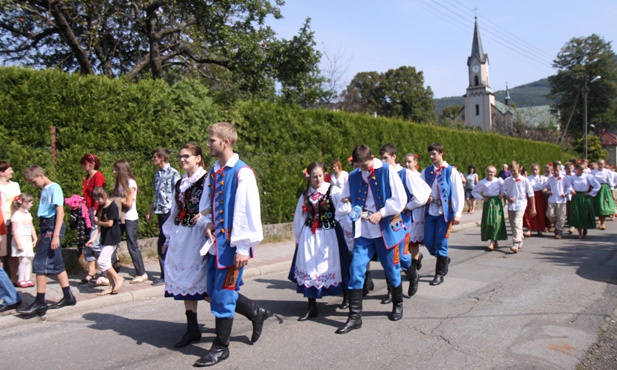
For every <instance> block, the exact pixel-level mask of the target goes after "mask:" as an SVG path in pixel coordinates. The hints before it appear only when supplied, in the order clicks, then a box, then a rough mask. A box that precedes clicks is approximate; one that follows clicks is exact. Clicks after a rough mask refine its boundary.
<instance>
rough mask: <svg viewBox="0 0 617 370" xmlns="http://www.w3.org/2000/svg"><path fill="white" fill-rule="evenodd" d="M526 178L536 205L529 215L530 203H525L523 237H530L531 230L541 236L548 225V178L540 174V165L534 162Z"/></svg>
mask: <svg viewBox="0 0 617 370" xmlns="http://www.w3.org/2000/svg"><path fill="white" fill-rule="evenodd" d="M527 180H529V183H530V184H531V187H532V188H533V199H534V203H535V206H536V212H537V213H536V215H535V216H533V217H532V216H531V203H529V204H527V208H526V209H525V216H524V217H523V226H524V227H526V228H527V232H526V233H525V234H524V235H525V237H530V236H531V232H532V231H537V232H538V236H542V232H543V231H544V230H546V227H547V226H548V225H549V221H548V218H547V217H546V209H547V208H548V202H547V199H546V196H545V192H546V189H545V188H544V186H545V185H546V181H547V180H548V178H547V177H546V176H544V175H541V174H540V165H539V164H537V163H534V164H532V165H531V175H529V176H527Z"/></svg>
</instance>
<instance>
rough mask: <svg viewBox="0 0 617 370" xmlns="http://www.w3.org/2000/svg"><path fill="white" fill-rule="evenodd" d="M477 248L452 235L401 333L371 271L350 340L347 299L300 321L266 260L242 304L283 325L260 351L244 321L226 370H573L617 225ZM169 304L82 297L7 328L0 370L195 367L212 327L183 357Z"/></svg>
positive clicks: (606, 275)
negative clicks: (438, 280)
mask: <svg viewBox="0 0 617 370" xmlns="http://www.w3.org/2000/svg"><path fill="white" fill-rule="evenodd" d="M479 239H480V237H479V228H477V227H475V228H467V229H464V230H461V231H459V232H457V233H455V234H453V236H452V246H451V256H452V259H453V262H452V265H451V268H450V273H449V274H448V276H447V277H446V282H445V283H444V284H442V285H440V286H437V287H430V286H429V285H428V282H429V281H430V280H431V278H432V274H433V271H434V268H433V267H434V266H433V265H434V263H433V259H432V258H431V257H427V258H426V259H425V267H424V268H423V269H422V271H420V272H421V275H422V279H421V286H420V290H419V292H418V294H417V295H416V296H415V297H414V298H413V299H410V300H406V301H405V317H404V318H403V320H402V321H400V322H397V323H393V322H390V321H389V320H388V319H387V313H388V311H389V310H390V305H388V306H384V305H381V304H380V303H379V300H380V299H381V297H382V295H383V294H384V293H385V283H384V281H383V272H382V271H381V268H380V267H379V265H378V264H375V263H374V264H373V270H374V274H375V275H376V277H377V286H376V290H375V291H373V292H371V294H370V295H369V296H368V297H367V298H366V299H365V305H364V306H365V312H364V315H363V320H364V326H363V328H362V329H360V330H356V331H353V332H351V333H349V334H347V335H337V334H334V331H335V330H336V328H337V327H338V326H339V325H340V324H342V323H343V322H344V321H345V319H346V313H345V312H342V311H339V310H337V309H336V305H337V304H338V303H339V301H340V298H338V297H329V298H327V299H324V300H321V301H320V303H319V310H320V317H319V318H317V319H316V320H313V321H308V322H298V321H296V317H297V315H298V314H300V313H301V312H302V311H303V310H304V308H305V305H306V303H305V302H304V301H303V300H302V298H301V297H300V296H299V295H297V294H295V291H294V288H293V285H292V283H290V282H289V281H287V280H286V272H284V271H282V268H284V263H283V262H282V261H275V259H276V258H275V257H274V256H271V257H269V258H271V261H270V263H269V264H267V266H277V268H270V270H269V268H267V267H266V265H264V266H261V267H260V268H259V269H260V271H258V272H259V273H257V272H254V273H253V274H252V275H253V277H252V278H251V279H248V280H247V281H246V284H245V286H244V287H243V289H242V291H243V292H244V293H245V294H246V295H248V296H250V297H253V298H257V299H258V300H259V302H260V303H261V304H262V305H264V306H266V307H268V308H270V309H271V310H273V311H275V312H276V313H277V315H276V316H275V317H273V318H271V319H270V320H268V322H267V325H266V328H265V331H264V335H263V337H262V339H261V340H260V341H259V342H258V343H256V344H255V345H250V342H249V337H250V332H251V327H250V323H249V322H248V321H247V320H245V319H244V318H241V317H239V318H238V319H236V320H235V323H234V330H233V334H232V343H231V346H230V349H231V357H230V359H228V360H226V361H224V362H222V363H221V364H219V365H217V368H219V369H240V368H242V369H264V368H269V369H300V368H303V369H325V368H334V367H336V368H341V369H351V368H356V369H575V368H576V365H577V364H578V362H579V361H580V359H581V358H582V356H583V355H584V353H585V351H586V349H587V348H588V347H589V346H590V345H591V344H592V343H593V342H594V341H595V339H596V336H597V331H598V328H599V326H600V325H602V323H603V321H604V319H605V318H606V317H607V316H609V315H610V314H611V313H613V311H614V310H615V308H616V307H617V285H616V283H617V222H610V223H608V229H607V230H606V231H598V230H593V231H591V232H590V235H589V237H588V238H587V239H585V240H584V241H579V240H577V239H575V238H571V237H570V238H567V239H565V240H562V241H557V240H555V239H552V238H550V237H542V238H537V237H533V238H529V239H527V240H526V242H525V247H524V250H523V252H521V253H518V254H516V255H515V254H511V253H510V252H509V250H508V249H507V248H503V249H500V250H497V251H494V252H486V251H485V250H484V246H483V245H482V243H481V242H479ZM283 244H284V245H287V244H288V243H287V244H285V243H282V244H281V245H283ZM281 248H285V249H284V250H285V253H287V249H289V246H286V247H282V246H281ZM258 256H259V255H258ZM264 259H265V257H264ZM256 264H257V260H255V265H256ZM255 268H256V267H254V269H255ZM254 271H256V270H254ZM404 284H405V286H406V285H407V282H406V281H405V283H404ZM84 295H85V293H84ZM161 296H162V287H154V288H142V289H138V288H135V290H134V291H131V292H125V293H124V294H119V295H118V296H115V297H97V298H95V299H85V298H84V299H82V300H80V304H78V305H77V306H75V307H70V308H64V309H61V310H58V311H55V312H51V313H50V314H48V316H47V319H46V321H42V320H40V319H38V318H34V319H27V320H26V319H20V318H17V317H12V316H6V317H0V328H2V329H1V330H0V340H1V341H2V343H3V352H4V353H5V354H7V355H5V356H3V359H2V362H1V363H2V366H1V367H2V368H6V369H17V368H19V369H41V368H63V369H87V368H96V369H107V368H109V369H122V368H130V369H169V368H172V367H175V368H188V367H190V366H191V365H192V364H193V362H194V361H195V360H196V359H197V358H199V356H202V355H203V354H204V353H205V350H206V349H207V348H209V346H210V342H211V341H212V339H213V337H214V333H213V325H214V318H213V316H212V314H211V313H210V312H209V309H208V305H207V304H202V305H200V309H199V321H200V323H202V324H203V325H204V328H203V332H204V337H203V338H202V341H201V342H200V343H197V344H195V345H192V346H189V347H187V348H185V349H183V350H180V351H178V350H175V349H173V343H174V342H175V341H176V340H177V339H179V337H180V336H181V335H182V333H183V331H184V327H185V321H184V313H183V308H182V304H181V303H179V302H174V301H173V300H170V299H164V298H161ZM119 303H121V304H119Z"/></svg>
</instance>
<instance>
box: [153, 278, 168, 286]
mask: <svg viewBox="0 0 617 370" xmlns="http://www.w3.org/2000/svg"><path fill="white" fill-rule="evenodd" d="M158 285H165V279H156V280H154V281H153V282H152V286H158Z"/></svg>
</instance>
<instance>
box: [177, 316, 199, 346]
mask: <svg viewBox="0 0 617 370" xmlns="http://www.w3.org/2000/svg"><path fill="white" fill-rule="evenodd" d="M185 314H186V332H185V333H184V336H183V337H182V339H180V341H179V342H177V343H176V344H174V347H175V348H183V347H186V346H188V345H189V344H191V343H193V342H199V340H200V339H201V330H200V329H199V324H197V312H193V311H186V312H185Z"/></svg>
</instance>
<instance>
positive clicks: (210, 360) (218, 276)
mask: <svg viewBox="0 0 617 370" xmlns="http://www.w3.org/2000/svg"><path fill="white" fill-rule="evenodd" d="M208 134H209V138H208V148H209V149H210V156H212V157H216V158H217V159H218V160H217V162H215V163H214V165H213V166H212V169H211V170H210V173H209V174H208V190H209V192H210V197H209V202H207V203H208V204H207V205H206V207H205V208H206V209H207V210H209V212H208V214H207V215H206V216H205V217H206V223H207V226H206V236H207V237H208V238H209V239H210V241H212V245H211V247H210V249H209V251H208V255H207V260H206V264H207V267H206V269H207V275H206V284H207V285H206V289H207V292H208V295H209V296H210V309H211V311H212V313H213V314H214V316H215V317H216V327H215V334H216V337H215V339H214V342H213V343H212V347H211V348H210V350H209V351H208V353H207V354H206V355H205V356H204V357H202V358H200V359H199V360H197V362H195V366H199V367H201V366H212V365H215V364H217V363H219V362H220V361H222V360H225V359H226V358H228V357H229V338H230V336H231V328H232V326H233V319H234V311H237V312H238V313H240V314H242V315H244V316H246V317H247V318H248V319H249V320H251V321H252V322H253V335H252V337H251V341H252V342H253V343H254V342H256V341H257V340H258V339H259V336H260V335H261V331H262V328H263V323H264V321H265V320H266V319H267V318H268V316H269V312H268V310H265V309H263V308H260V307H259V306H258V305H257V304H256V303H255V302H253V301H252V300H250V299H249V298H247V297H245V296H243V295H242V294H240V293H238V291H239V290H240V286H241V285H242V274H243V273H244V266H246V265H247V264H248V261H249V258H251V257H252V256H253V248H254V247H255V246H256V245H257V244H259V243H260V242H261V240H262V239H263V231H262V227H261V209H260V204H259V191H258V189H257V181H256V179H255V174H254V173H253V170H252V169H251V168H250V167H249V166H248V165H246V163H244V162H242V161H241V160H240V158H239V157H238V154H236V153H234V151H233V149H234V145H235V144H236V141H237V138H238V134H237V132H236V129H235V128H234V127H233V125H232V124H231V123H227V122H219V123H215V124H214V125H212V126H210V127H208Z"/></svg>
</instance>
